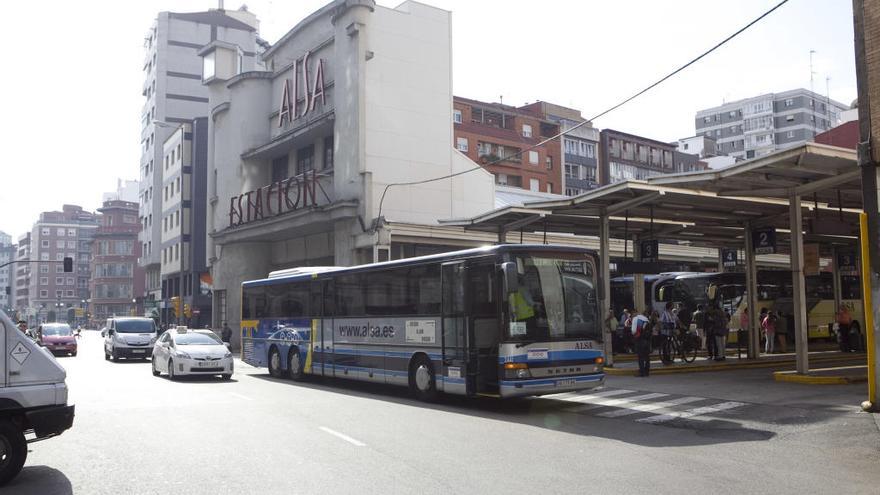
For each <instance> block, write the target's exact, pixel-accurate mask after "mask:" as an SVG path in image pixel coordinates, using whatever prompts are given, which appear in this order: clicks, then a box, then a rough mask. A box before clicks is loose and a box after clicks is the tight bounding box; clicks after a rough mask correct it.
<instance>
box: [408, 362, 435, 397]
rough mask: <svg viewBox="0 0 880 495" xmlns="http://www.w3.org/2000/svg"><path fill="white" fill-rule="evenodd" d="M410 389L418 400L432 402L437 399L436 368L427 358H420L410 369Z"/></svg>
mask: <svg viewBox="0 0 880 495" xmlns="http://www.w3.org/2000/svg"><path fill="white" fill-rule="evenodd" d="M409 388H410V390H412V391H413V394H415V396H416V398H417V399H419V400H423V401H426V402H431V401H433V400H435V399H436V398H437V379H436V376H435V375H434V366H433V365H432V364H431V361H429V360H428V358H427V357H425V356H418V357H417V358H415V359H414V360H413V362H412V364H410V367H409Z"/></svg>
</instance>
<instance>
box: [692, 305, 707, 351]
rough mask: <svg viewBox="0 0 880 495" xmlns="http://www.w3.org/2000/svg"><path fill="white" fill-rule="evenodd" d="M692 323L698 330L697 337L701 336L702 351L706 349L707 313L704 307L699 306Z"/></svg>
mask: <svg viewBox="0 0 880 495" xmlns="http://www.w3.org/2000/svg"><path fill="white" fill-rule="evenodd" d="M691 323H692V324H694V325H695V326H696V328H697V335H699V336H700V349H702V350H705V349H706V311H705V310H704V309H703V305H702V304H699V305H697V310H696V311H694V314H693V315H691Z"/></svg>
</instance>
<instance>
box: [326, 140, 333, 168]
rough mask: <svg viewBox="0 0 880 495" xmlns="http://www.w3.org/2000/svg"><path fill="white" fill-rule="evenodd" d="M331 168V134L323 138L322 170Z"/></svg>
mask: <svg viewBox="0 0 880 495" xmlns="http://www.w3.org/2000/svg"><path fill="white" fill-rule="evenodd" d="M332 169H333V136H327V137H325V138H324V170H332Z"/></svg>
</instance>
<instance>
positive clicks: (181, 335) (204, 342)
mask: <svg viewBox="0 0 880 495" xmlns="http://www.w3.org/2000/svg"><path fill="white" fill-rule="evenodd" d="M232 368H233V361H232V353H231V352H230V351H229V349H228V348H227V347H226V344H224V343H223V342H222V341H221V340H220V338H219V337H217V335H216V334H214V332H212V331H210V330H192V329H188V328H186V327H177V328H172V329H170V330H168V331H166V332H165V333H163V334H162V336H161V337H159V340H157V341H156V345H155V346H153V376H159V375H160V374H162V373H163V372H165V373H168V378H170V379H171V380H174V379H176V378H177V377H179V376H183V375H220V376H222V377H223V379H224V380H229V379H230V378H232Z"/></svg>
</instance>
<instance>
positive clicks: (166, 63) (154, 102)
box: [139, 7, 267, 311]
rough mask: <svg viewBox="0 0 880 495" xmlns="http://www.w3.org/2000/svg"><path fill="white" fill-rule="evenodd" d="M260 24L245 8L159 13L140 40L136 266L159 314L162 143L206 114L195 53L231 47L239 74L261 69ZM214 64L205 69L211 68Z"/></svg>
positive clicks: (262, 44)
mask: <svg viewBox="0 0 880 495" xmlns="http://www.w3.org/2000/svg"><path fill="white" fill-rule="evenodd" d="M258 27H259V23H258V21H257V18H256V16H255V15H254V14H252V13H250V12H248V11H247V9H246V7H242V8H241V9H239V10H223V9H212V10H208V11H206V12H193V13H175V12H160V13H159V14H158V15H157V17H156V20H155V21H154V23H153V25H152V27H151V28H150V29H149V31H148V32H147V34H146V36H145V38H144V40H145V41H144V52H145V53H144V60H143V71H144V83H143V96H144V99H145V100H144V106H143V109H142V111H141V160H140V175H139V180H140V188H139V202H140V211H139V220H140V225H141V230H142V232H141V236H140V243H141V253H142V254H141V259H140V265H141V266H142V267H143V268H144V269H145V270H146V281H145V284H146V288H145V293H144V296H145V297H146V300H145V305H146V306H147V308H148V309H149V310H150V311H152V310H154V309H155V310H158V301H159V300H160V299H161V298H162V291H161V265H162V261H161V260H162V259H161V255H162V252H163V249H162V218H163V215H162V202H163V197H162V194H163V188H164V187H165V184H163V178H164V170H163V166H164V164H163V161H164V157H165V150H164V146H163V145H164V143H165V142H166V140H167V139H168V137H169V136H170V135H171V134H173V133H174V132H175V131H176V129H177V127H178V125H179V124H187V123H190V122H192V120H193V119H194V118H196V117H204V116H207V115H208V113H209V106H208V88H207V87H206V86H204V85H203V84H202V82H203V80H206V79H208V77H206V76H205V75H204V73H203V57H202V56H201V55H200V52H199V51H200V50H201V49H202V48H203V47H205V46H206V45H208V44H210V43H227V44H229V45H230V46H235V47H236V48H235V54H234V55H235V56H234V58H233V63H235V64H236V65H237V66H238V68H239V71H244V70H248V71H250V70H254V69H256V68H258V67H259V66H260V62H259V52H261V51H263V50H264V49H265V46H266V45H267V44H266V43H265V42H264V41H262V40H260V39H259V38H258V37H257V31H258ZM213 63H214V62H213V59H210V57H208V58H207V61H206V62H205V65H206V66H208V67H213Z"/></svg>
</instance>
